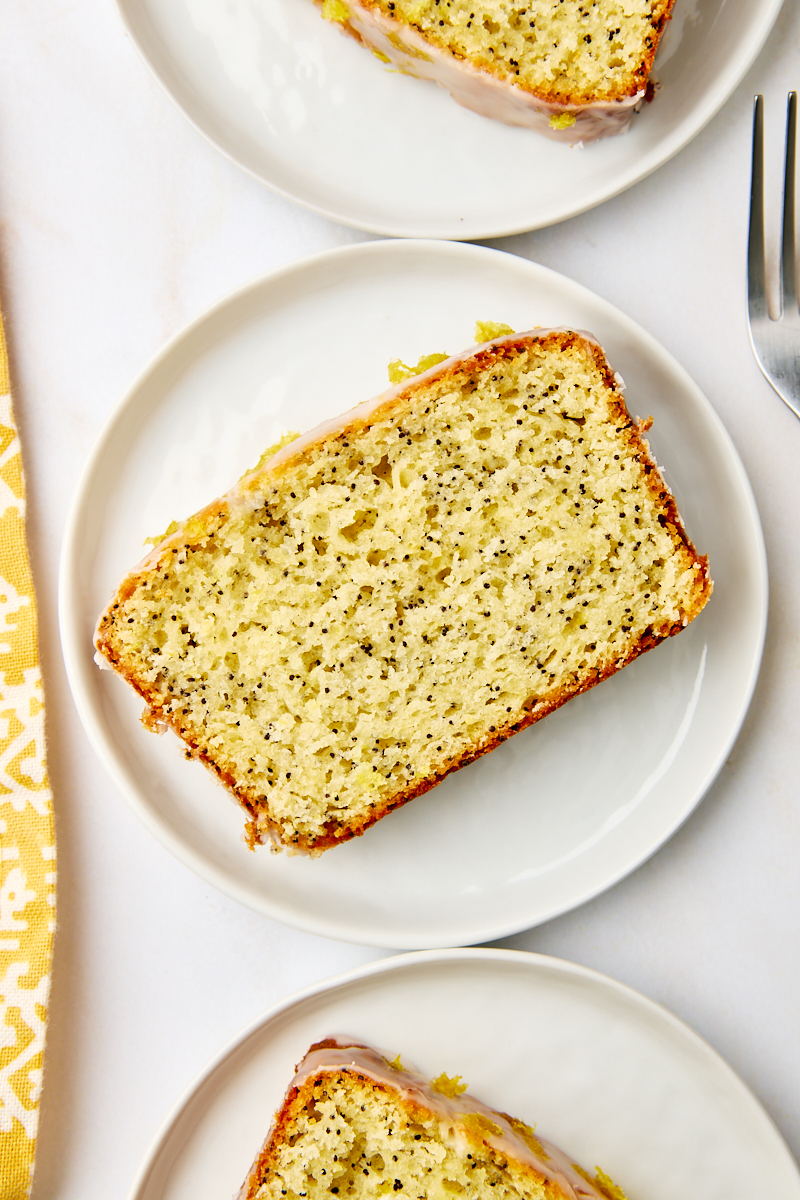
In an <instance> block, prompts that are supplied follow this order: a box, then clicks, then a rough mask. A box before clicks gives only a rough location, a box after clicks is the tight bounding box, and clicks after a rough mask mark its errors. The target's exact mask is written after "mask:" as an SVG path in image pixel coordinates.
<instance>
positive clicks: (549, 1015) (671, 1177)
mask: <svg viewBox="0 0 800 1200" xmlns="http://www.w3.org/2000/svg"><path fill="white" fill-rule="evenodd" d="M336 1033H342V1034H347V1035H350V1036H353V1037H355V1038H356V1039H358V1040H361V1041H365V1042H367V1043H371V1044H372V1045H374V1046H376V1047H377V1048H378V1049H380V1050H383V1051H384V1052H388V1054H389V1056H390V1057H394V1055H396V1054H397V1053H401V1054H402V1056H403V1061H404V1062H407V1063H411V1064H413V1065H414V1066H416V1067H417V1068H418V1069H419V1070H421V1071H422V1072H423V1073H424V1074H426V1075H428V1076H429V1077H433V1076H435V1075H438V1074H439V1073H440V1072H442V1071H445V1072H446V1073H447V1074H449V1075H455V1074H459V1075H462V1076H463V1078H464V1079H465V1080H466V1081H467V1082H468V1084H469V1088H470V1091H471V1092H473V1093H474V1095H475V1096H477V1097H478V1098H479V1099H481V1100H484V1101H486V1102H487V1103H488V1104H490V1105H492V1107H494V1108H498V1109H500V1110H501V1111H503V1112H510V1113H513V1115H514V1116H516V1117H520V1118H521V1119H522V1120H524V1121H526V1122H527V1123H528V1124H530V1125H535V1126H536V1130H537V1133H541V1135H542V1136H543V1137H545V1138H547V1139H549V1140H550V1141H552V1142H555V1144H556V1145H558V1146H560V1147H561V1148H562V1149H564V1150H565V1151H566V1152H567V1153H568V1154H570V1155H574V1161H576V1162H579V1163H581V1164H582V1165H583V1166H584V1167H586V1168H594V1166H595V1164H597V1163H599V1164H600V1166H601V1167H602V1168H603V1170H604V1171H605V1172H606V1173H607V1174H609V1175H610V1176H611V1178H612V1179H613V1180H614V1181H615V1182H616V1183H617V1184H619V1186H620V1187H622V1188H623V1190H624V1191H625V1192H626V1193H627V1195H629V1196H631V1197H641V1198H642V1200H644V1198H645V1197H646V1198H647V1200H675V1198H676V1197H682V1198H686V1197H691V1200H753V1198H754V1197H756V1196H764V1197H766V1196H775V1197H778V1196H780V1197H781V1200H798V1198H800V1176H798V1172H797V1168H796V1166H795V1164H794V1162H793V1160H792V1157H791V1155H790V1153H789V1151H788V1149H787V1148H786V1145H785V1143H784V1142H783V1140H782V1139H781V1136H780V1134H779V1133H778V1131H777V1129H776V1128H775V1126H774V1125H773V1124H772V1122H771V1120H770V1119H769V1117H768V1116H767V1114H766V1113H765V1112H764V1109H763V1108H762V1107H761V1105H760V1104H759V1103H758V1101H757V1100H756V1099H755V1097H754V1096H753V1095H752V1093H751V1092H750V1091H748V1089H747V1088H746V1087H745V1085H744V1084H743V1083H742V1081H741V1080H740V1079H739V1078H738V1076H736V1075H735V1074H734V1072H733V1071H732V1070H731V1068H730V1067H729V1066H727V1064H726V1063H725V1062H724V1061H723V1060H722V1059H721V1058H720V1057H719V1055H718V1054H716V1052H715V1051H714V1050H712V1049H711V1048H710V1046H708V1044H707V1043H706V1042H704V1041H703V1040H702V1039H701V1038H699V1037H698V1036H697V1034H695V1033H693V1032H692V1031H691V1030H690V1029H689V1028H688V1027H687V1026H686V1025H684V1024H683V1023H682V1022H681V1021H679V1020H677V1018H676V1017H673V1016H672V1015H671V1014H670V1013H668V1012H667V1011H666V1010H665V1009H663V1008H660V1007H659V1006H658V1005H657V1004H653V1003H652V1001H650V1000H647V999H645V997H644V996H641V995H640V994H639V993H638V992H634V991H632V990H631V989H630V988H627V987H624V986H623V985H622V984H620V983H615V982H614V980H612V979H608V978H606V977H605V976H604V975H598V974H596V973H595V972H594V971H589V970H587V969H586V968H585V967H578V966H574V965H573V964H572V963H566V962H562V961H560V960H559V959H556V958H545V957H543V956H541V955H538V954H524V953H520V952H519V951H513V950H459V951H444V952H439V953H429V952H428V953H421V954H408V955H402V956H401V957H398V958H390V959H384V960H383V961H382V962H378V963H373V964H371V965H370V966H368V967H364V968H361V969H360V970H358V971H353V972H350V973H349V974H347V975H340V976H338V977H337V978H336V979H332V980H329V981H327V982H325V983H320V984H316V985H315V986H314V987H313V988H309V989H308V990H307V991H305V992H300V993H299V994H297V995H295V996H293V997H290V999H288V1000H286V1001H284V1002H283V1003H282V1004H280V1005H278V1006H277V1008H274V1009H272V1010H271V1011H270V1012H268V1013H266V1014H265V1016H263V1017H261V1018H260V1019H259V1020H258V1021H256V1022H255V1023H254V1024H253V1025H251V1026H250V1027H249V1028H248V1029H246V1030H245V1031H244V1032H243V1033H242V1034H241V1035H240V1036H239V1037H238V1038H237V1039H236V1040H235V1041H234V1042H233V1043H232V1044H231V1045H230V1046H228V1047H226V1049H225V1050H223V1051H222V1053H221V1054H220V1055H219V1056H218V1057H217V1058H216V1059H214V1061H213V1062H212V1063H210V1064H209V1066H208V1067H207V1068H206V1070H205V1071H204V1072H203V1073H202V1074H201V1075H200V1076H199V1078H198V1079H197V1080H195V1082H194V1083H193V1084H192V1086H191V1087H190V1088H189V1090H188V1092H187V1093H186V1094H185V1096H184V1097H183V1098H182V1100H181V1101H180V1102H179V1103H178V1105H177V1107H176V1108H175V1109H174V1111H173V1112H172V1114H171V1115H170V1116H169V1118H168V1119H167V1121H166V1122H165V1124H164V1126H163V1128H162V1130H161V1132H160V1134H159V1135H158V1137H157V1139H156V1141H155V1143H154V1145H153V1147H152V1149H151V1150H150V1153H149V1155H148V1157H147V1159H146V1161H145V1162H144V1164H143V1165H142V1168H141V1170H140V1172H139V1176H138V1179H137V1181H136V1183H135V1184H134V1186H133V1189H132V1191H131V1193H130V1196H129V1200H219V1198H220V1197H228V1196H233V1195H236V1191H237V1189H238V1188H239V1187H240V1186H241V1184H242V1181H243V1180H244V1177H245V1175H246V1173H247V1170H248V1168H249V1167H250V1164H251V1162H252V1161H253V1159H254V1158H255V1156H256V1152H257V1151H258V1149H259V1148H260V1146H261V1143H262V1142H263V1140H264V1138H265V1137H266V1134H267V1130H268V1129H269V1125H270V1121H271V1119H272V1116H273V1113H274V1112H275V1110H276V1109H277V1108H278V1106H279V1105H280V1103H281V1101H282V1099H283V1096H284V1093H285V1092H286V1089H287V1087H288V1086H289V1083H290V1082H291V1079H292V1076H293V1074H294V1066H295V1063H297V1062H298V1061H299V1060H300V1059H301V1058H302V1056H303V1055H304V1054H305V1052H306V1051H307V1050H308V1047H309V1046H310V1045H311V1044H312V1042H315V1041H319V1040H320V1039H321V1038H324V1037H326V1036H329V1035H331V1034H336Z"/></svg>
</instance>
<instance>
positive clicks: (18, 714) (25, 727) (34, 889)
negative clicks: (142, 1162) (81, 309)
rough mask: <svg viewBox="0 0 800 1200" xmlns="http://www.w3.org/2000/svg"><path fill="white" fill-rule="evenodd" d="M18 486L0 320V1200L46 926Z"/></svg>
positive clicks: (49, 867) (44, 837)
mask: <svg viewBox="0 0 800 1200" xmlns="http://www.w3.org/2000/svg"><path fill="white" fill-rule="evenodd" d="M43 701H44V697H43V692H42V677H41V672H40V670H39V647H38V643H37V634H36V599H35V596H34V594H33V581H32V579H31V569H30V564H29V562H28V548H27V545H26V542H25V481H24V479H23V476H22V458H21V455H20V446H19V437H18V436H17V429H16V425H15V424H14V413H13V411H12V407H11V385H10V380H9V375H8V355H7V352H6V342H5V336H4V333H3V322H2V316H1V315H0V1200H23V1198H24V1197H26V1196H28V1195H29V1194H30V1190H31V1180H32V1177H33V1156H34V1152H35V1149H36V1127H37V1124H38V1120H39V1095H40V1093H41V1090H42V1053H43V1051H44V1034H45V1025H46V1022H47V997H48V992H49V990H50V958H51V954H52V949H53V928H54V925H55V890H54V885H55V879H56V874H55V869H56V847H55V834H54V829H53V803H52V795H51V793H50V784H49V782H48V779H47V767H46V764H45V754H44V702H43Z"/></svg>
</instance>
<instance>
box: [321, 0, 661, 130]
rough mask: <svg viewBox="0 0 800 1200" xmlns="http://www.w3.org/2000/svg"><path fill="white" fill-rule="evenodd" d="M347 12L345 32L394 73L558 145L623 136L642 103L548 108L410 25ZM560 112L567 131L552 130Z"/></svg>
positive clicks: (354, 6)
mask: <svg viewBox="0 0 800 1200" xmlns="http://www.w3.org/2000/svg"><path fill="white" fill-rule="evenodd" d="M347 8H348V10H349V14H350V15H349V19H348V21H347V24H346V25H345V26H344V28H345V31H348V26H349V31H350V32H354V33H355V34H357V36H358V37H360V38H361V40H362V41H364V42H366V44H367V45H368V46H369V47H371V48H372V49H374V50H377V51H378V52H379V53H380V54H383V55H385V57H386V58H388V59H389V61H390V62H391V63H392V65H393V66H395V67H397V68H398V70H400V71H403V72H405V73H406V74H407V75H416V76H417V78H418V79H430V80H432V81H433V82H434V83H438V84H439V86H440V87H443V88H445V90H446V91H448V92H450V94H451V96H452V97H453V99H454V100H457V101H458V103H459V104H461V105H462V106H463V107H464V108H469V109H471V110H472V111H473V112H476V113H479V114H480V115H481V116H483V117H492V118H493V119H494V120H495V121H502V122H503V123H504V124H506V125H521V126H523V127H524V128H526V129H533V130H535V132H536V133H541V134H543V135H544V136H545V137H548V138H552V139H553V140H554V141H557V142H565V143H566V144H567V145H570V146H582V145H585V144H586V143H588V142H596V141H598V140H599V139H600V138H604V137H611V136H612V135H613V134H617V133H623V132H624V131H625V130H626V129H627V127H628V124H629V123H630V119H631V117H632V116H633V113H634V112H635V111H636V109H637V108H639V107H640V106H641V104H642V101H643V100H644V96H645V93H644V91H639V92H636V94H635V95H633V96H626V97H624V98H623V99H622V100H618V101H614V102H613V103H608V102H603V101H592V102H591V103H588V104H553V103H551V102H549V101H547V100H544V99H542V98H540V97H538V96H536V95H534V93H533V92H529V91H527V90H526V89H525V88H522V87H520V86H519V85H518V84H515V83H512V82H511V81H510V80H506V79H501V78H499V77H498V76H496V75H493V74H492V73H491V72H490V71H485V70H481V69H480V68H479V67H475V66H473V65H472V63H470V62H468V61H467V60H466V59H463V58H457V57H456V56H455V55H454V54H452V53H451V52H450V51H448V50H442V49H440V48H439V47H438V46H434V45H433V44H432V43H431V42H429V41H428V40H427V39H426V38H424V37H423V36H422V34H421V33H419V32H418V31H417V30H416V29H414V27H413V26H411V25H406V24H405V22H401V21H395V20H392V19H391V18H389V17H387V16H386V15H385V14H384V13H382V12H380V11H378V10H376V9H373V8H369V7H367V6H366V5H364V4H360V3H359V0H347ZM564 113H569V114H571V115H572V116H574V118H575V123H574V124H573V125H569V126H567V128H566V129H554V128H553V126H552V125H551V124H550V119H551V117H559V116H561V115H562V114H564Z"/></svg>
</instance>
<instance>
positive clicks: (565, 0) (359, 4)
mask: <svg viewBox="0 0 800 1200" xmlns="http://www.w3.org/2000/svg"><path fill="white" fill-rule="evenodd" d="M320 2H321V4H322V15H323V16H324V17H326V18H327V19H328V20H330V21H335V22H339V23H340V25H341V26H342V28H343V30H344V31H345V32H346V33H349V34H352V35H353V36H354V37H356V38H357V39H358V40H359V41H361V42H364V43H365V44H366V45H367V46H368V47H369V48H370V49H372V51H373V52H374V53H375V54H377V56H378V57H379V58H381V59H382V60H384V61H386V62H389V63H392V64H393V65H394V66H395V67H398V68H399V69H400V70H401V71H402V72H404V73H405V74H408V75H416V76H418V77H420V78H422V79H430V80H433V81H435V82H436V83H439V84H441V86H442V87H444V88H445V89H446V90H447V91H449V92H450V93H451V95H452V96H453V97H454V99H456V100H457V101H458V102H459V103H460V104H463V105H464V106H465V107H466V108H471V109H473V110H474V111H475V112H478V113H480V114H482V115H483V116H486V117H493V118H495V119H496V120H499V121H503V122H505V123H506V124H508V125H522V126H526V127H528V128H530V129H534V130H536V131H537V132H538V133H543V134H545V136H547V137H550V138H555V139H556V140H558V141H564V142H568V143H570V144H573V145H574V144H575V143H577V142H591V141H595V140H597V139H598V138H602V137H608V136H609V135H611V134H615V133H621V132H622V131H623V130H624V129H625V128H626V127H627V125H628V123H629V122H630V119H631V116H632V115H633V112H634V111H635V109H636V108H638V107H639V106H640V105H641V104H642V101H643V100H644V98H645V95H646V92H647V87H648V77H649V75H650V70H651V68H652V65H653V59H654V58H655V54H656V51H657V49H658V44H659V41H660V39H661V36H662V33H663V31H664V27H665V25H666V23H667V21H668V20H669V17H670V15H671V13H672V6H673V3H674V0H593V2H592V3H591V4H586V3H584V0H526V3H525V4H522V5H520V4H518V3H516V0H320Z"/></svg>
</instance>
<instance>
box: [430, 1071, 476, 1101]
mask: <svg viewBox="0 0 800 1200" xmlns="http://www.w3.org/2000/svg"><path fill="white" fill-rule="evenodd" d="M431 1087H432V1088H433V1090H434V1091H435V1092H438V1093H439V1095H440V1096H447V1098H448V1100H455V1098H456V1096H460V1095H462V1093H464V1092H465V1091H466V1090H467V1084H466V1083H462V1082H461V1076H460V1075H452V1076H451V1075H445V1073H444V1071H442V1073H441V1075H437V1076H436V1078H435V1079H432V1080H431Z"/></svg>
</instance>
